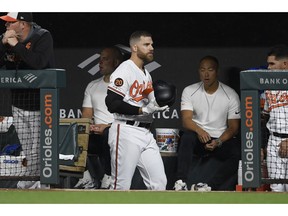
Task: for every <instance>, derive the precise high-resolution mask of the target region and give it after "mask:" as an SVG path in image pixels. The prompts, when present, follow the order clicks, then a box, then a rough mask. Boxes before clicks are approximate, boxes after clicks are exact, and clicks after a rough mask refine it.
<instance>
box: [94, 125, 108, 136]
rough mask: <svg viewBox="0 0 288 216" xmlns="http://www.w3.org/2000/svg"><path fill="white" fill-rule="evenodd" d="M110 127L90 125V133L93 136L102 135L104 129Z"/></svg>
mask: <svg viewBox="0 0 288 216" xmlns="http://www.w3.org/2000/svg"><path fill="white" fill-rule="evenodd" d="M109 126H110V125H107V124H94V125H90V131H91V132H92V133H95V134H100V135H102V134H103V131H104V130H105V128H107V127H109Z"/></svg>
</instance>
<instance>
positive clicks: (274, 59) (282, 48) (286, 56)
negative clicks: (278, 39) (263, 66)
mask: <svg viewBox="0 0 288 216" xmlns="http://www.w3.org/2000/svg"><path fill="white" fill-rule="evenodd" d="M267 64H268V69H270V70H276V69H278V70H285V69H288V46H287V45H286V44H279V45H276V46H274V47H272V48H271V49H270V50H269V52H268V53H267Z"/></svg>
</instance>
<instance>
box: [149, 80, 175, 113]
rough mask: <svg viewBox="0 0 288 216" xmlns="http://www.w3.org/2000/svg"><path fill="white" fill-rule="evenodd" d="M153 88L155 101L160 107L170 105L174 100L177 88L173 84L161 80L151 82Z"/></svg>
mask: <svg viewBox="0 0 288 216" xmlns="http://www.w3.org/2000/svg"><path fill="white" fill-rule="evenodd" d="M153 89H154V95H155V98H156V101H157V103H158V105H159V106H160V107H162V106H166V105H168V106H169V107H171V106H172V105H173V104H174V103H175V100H176V95H177V89H176V87H175V85H173V84H171V83H167V82H165V81H163V80H156V81H154V82H153Z"/></svg>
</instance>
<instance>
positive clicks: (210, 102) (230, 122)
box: [174, 56, 241, 191]
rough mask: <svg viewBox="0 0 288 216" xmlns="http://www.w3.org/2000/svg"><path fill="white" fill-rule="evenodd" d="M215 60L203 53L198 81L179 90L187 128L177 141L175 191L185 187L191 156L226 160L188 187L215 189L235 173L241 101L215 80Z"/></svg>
mask: <svg viewBox="0 0 288 216" xmlns="http://www.w3.org/2000/svg"><path fill="white" fill-rule="evenodd" d="M218 70H219V63H218V60H217V59H216V58H215V57H213V56H205V57H203V58H202V59H201V61H200V65H199V75H200V80H201V81H200V82H198V83H195V84H192V85H189V86H187V87H186V88H185V89H184V90H183V93H182V98H181V115H182V124H183V127H184V129H185V130H186V131H185V132H184V133H183V135H182V137H181V139H180V144H179V150H178V170H177V178H178V180H177V181H176V182H175V186H174V189H175V190H187V184H186V181H187V178H188V172H189V169H190V164H191V161H192V158H193V157H194V156H195V155H198V156H200V157H204V156H205V157H207V156H210V157H215V158H218V159H220V160H223V161H225V163H223V166H221V167H219V170H218V171H217V174H216V175H215V176H213V178H212V179H207V182H206V183H204V184H203V183H200V184H195V185H192V188H191V190H196V191H197V190H199V191H210V190H211V189H212V190H217V189H218V188H219V186H220V185H221V183H223V182H224V180H225V179H227V178H229V177H230V176H231V175H233V173H235V172H237V168H238V162H239V160H240V155H241V151H240V150H241V143H240V142H239V141H237V140H236V139H233V137H234V136H235V135H236V134H237V132H238V129H239V127H240V100H239V96H238V95H237V93H236V92H235V91H234V90H233V89H232V88H230V87H229V86H227V85H225V84H223V83H221V82H220V81H218V79H217V76H218Z"/></svg>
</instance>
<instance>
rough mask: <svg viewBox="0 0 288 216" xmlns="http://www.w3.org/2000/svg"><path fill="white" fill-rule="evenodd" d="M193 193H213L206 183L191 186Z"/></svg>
mask: <svg viewBox="0 0 288 216" xmlns="http://www.w3.org/2000/svg"><path fill="white" fill-rule="evenodd" d="M191 191H200V192H208V191H211V187H209V186H208V184H206V183H198V184H193V185H192V186H191Z"/></svg>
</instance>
